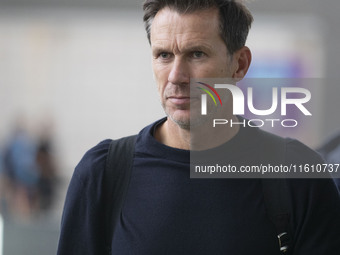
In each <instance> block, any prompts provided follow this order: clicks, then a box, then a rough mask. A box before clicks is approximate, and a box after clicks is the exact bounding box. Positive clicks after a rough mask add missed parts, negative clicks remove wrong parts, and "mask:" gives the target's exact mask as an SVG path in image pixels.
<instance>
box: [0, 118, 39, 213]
mask: <svg viewBox="0 0 340 255" xmlns="http://www.w3.org/2000/svg"><path fill="white" fill-rule="evenodd" d="M36 153H37V148H36V144H35V142H34V140H33V139H32V138H31V136H30V135H29V133H28V132H27V130H26V129H25V127H24V125H21V124H17V126H16V127H15V129H14V130H13V134H12V135H11V137H10V139H9V142H8V144H7V146H6V147H5V149H4V167H5V173H6V179H7V186H6V189H7V190H6V191H5V192H6V193H7V194H8V197H7V203H8V208H9V213H10V214H11V216H18V217H20V218H23V219H26V218H30V217H31V216H32V215H33V214H34V213H35V212H36V211H37V208H38V196H39V194H38V188H37V187H38V181H39V170H38V165H37V163H36Z"/></svg>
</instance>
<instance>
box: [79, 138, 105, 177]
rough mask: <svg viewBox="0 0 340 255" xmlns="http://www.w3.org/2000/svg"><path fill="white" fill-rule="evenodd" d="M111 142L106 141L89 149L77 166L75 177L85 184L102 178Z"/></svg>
mask: <svg viewBox="0 0 340 255" xmlns="http://www.w3.org/2000/svg"><path fill="white" fill-rule="evenodd" d="M111 142H112V139H106V140H103V141H101V142H100V143H98V144H97V145H95V146H94V147H92V148H91V149H89V150H88V151H87V152H86V153H85V154H84V156H83V157H82V159H81V160H80V162H79V163H78V165H77V166H76V168H75V170H74V175H73V177H75V178H78V179H79V180H80V181H81V182H82V183H83V184H86V183H88V182H89V181H91V182H93V181H96V180H98V178H101V177H102V176H103V174H104V170H105V165H106V158H107V155H108V151H109V147H110V143H111Z"/></svg>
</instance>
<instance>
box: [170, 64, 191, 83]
mask: <svg viewBox="0 0 340 255" xmlns="http://www.w3.org/2000/svg"><path fill="white" fill-rule="evenodd" d="M168 81H169V82H171V83H172V84H175V85H187V84H189V83H190V74H189V67H188V65H187V63H186V61H185V60H184V59H175V60H174V62H173V64H172V67H171V70H170V73H169V77H168Z"/></svg>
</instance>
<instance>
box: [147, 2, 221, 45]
mask: <svg viewBox="0 0 340 255" xmlns="http://www.w3.org/2000/svg"><path fill="white" fill-rule="evenodd" d="M218 27H219V20H218V10H217V8H211V9H205V10H197V11H194V12H191V13H185V14H181V13H178V12H177V11H175V10H173V9H171V8H169V7H165V8H163V9H162V10H160V11H159V12H158V13H157V14H156V16H155V18H154V20H153V22H152V25H151V40H152V39H153V38H157V39H158V40H160V39H163V40H166V39H167V37H168V36H169V35H171V34H177V35H181V34H187V35H190V34H191V35H193V36H201V37H204V36H207V37H208V36H212V35H214V33H215V34H218Z"/></svg>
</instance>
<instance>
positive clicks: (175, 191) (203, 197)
mask: <svg viewBox="0 0 340 255" xmlns="http://www.w3.org/2000/svg"><path fill="white" fill-rule="evenodd" d="M162 121H164V119H163V120H160V121H158V122H157V123H155V124H153V125H150V126H148V127H146V128H144V129H143V130H142V131H141V132H140V134H139V136H138V139H137V142H136V149H135V158H134V163H133V170H132V175H131V182H130V184H129V189H128V192H127V196H126V199H125V203H124V205H123V209H122V214H121V217H120V221H119V222H118V225H117V228H116V229H115V232H114V237H113V241H112V247H113V248H112V254H119V255H125V254H137V255H154V254H155V255H160V254H162V255H163V254H171V255H172V254H173V255H180V254H185V255H188V254H194V255H199V254H209V255H210V254H213V255H219V254H232V255H243V254H244V255H249V254H263V255H267V254H268V255H275V254H279V251H278V240H277V237H276V233H275V228H274V226H273V225H272V223H271V222H270V221H269V219H268V217H267V216H266V212H265V205H264V199H263V192H262V186H261V180H259V179H190V178H189V163H190V160H189V155H190V152H189V151H186V150H180V149H175V148H170V147H168V146H165V145H163V144H161V143H159V142H158V141H156V140H155V139H154V137H153V135H152V134H153V130H154V128H155V125H157V124H159V123H161V122H162ZM257 132H259V131H258V129H257V128H249V127H246V128H241V129H240V131H239V133H238V134H237V135H236V136H235V137H233V138H232V139H231V140H230V141H228V142H227V143H226V144H225V145H223V146H225V150H226V155H227V156H226V157H228V158H229V157H230V161H242V162H244V163H245V164H247V163H249V162H254V161H255V159H257V158H259V153H260V152H259V149H258V146H259V143H260V142H261V141H260V140H259V135H257ZM109 144H110V140H105V141H103V142H101V143H100V144H98V145H97V146H95V147H94V148H92V149H91V150H90V151H88V152H87V153H86V155H85V156H84V157H83V159H82V160H81V162H80V163H79V164H78V166H77V167H76V170H75V172H74V175H73V177H72V180H71V183H70V186H69V190H68V193H67V199H66V203H65V208H64V214H63V219H62V229H61V238H60V242H59V250H58V254H59V255H68V254H70V255H71V254H72V255H74V254H82V255H85V254H95V255H97V254H104V252H103V250H104V240H105V239H104V236H103V235H104V233H105V232H104V228H105V222H103V218H104V217H103V216H104V213H103V208H104V207H103V206H104V204H105V203H106V201H103V200H102V198H103V194H102V183H103V172H104V168H105V160H106V157H107V152H108V147H109ZM286 158H288V159H289V160H288V161H289V162H300V160H301V158H303V159H305V160H306V161H309V162H310V163H315V162H320V161H321V159H320V157H319V156H318V154H316V153H315V152H314V151H312V150H310V149H309V148H307V147H306V146H304V145H303V144H301V143H299V142H298V141H296V140H291V139H287V153H286ZM288 187H289V194H287V196H290V197H291V203H292V204H291V207H292V215H291V217H292V218H291V226H290V228H291V229H293V233H294V236H293V239H294V253H293V254H295V255H297V254H299V255H306V254H308V255H313V254H315V255H321V254H327V255H333V254H334V255H338V254H340V220H339V219H340V218H339V215H340V200H339V197H338V193H337V192H336V188H335V185H334V183H333V182H332V180H331V179H322V180H316V179H288Z"/></svg>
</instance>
